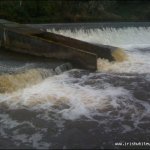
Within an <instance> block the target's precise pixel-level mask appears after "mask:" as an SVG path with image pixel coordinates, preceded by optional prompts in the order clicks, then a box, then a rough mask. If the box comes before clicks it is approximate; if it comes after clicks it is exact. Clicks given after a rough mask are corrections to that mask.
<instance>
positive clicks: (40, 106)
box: [0, 27, 150, 149]
mask: <svg viewBox="0 0 150 150" xmlns="http://www.w3.org/2000/svg"><path fill="white" fill-rule="evenodd" d="M48 31H51V32H55V33H60V34H62V35H65V36H69V37H73V38H77V39H80V40H84V41H88V42H90V43H96V44H106V45H113V46H117V47H121V48H123V49H124V51H125V52H126V54H127V55H128V58H127V60H125V61H124V62H109V61H108V60H105V59H100V58H99V59H98V61H97V63H98V71H96V72H90V71H87V70H79V69H72V70H69V71H66V72H63V73H60V72H61V70H60V69H57V70H58V72H59V73H57V74H51V73H46V75H45V70H44V69H45V68H42V67H40V68H34V67H32V69H28V70H26V72H21V73H18V74H15V75H14V74H9V75H8V73H7V72H6V73H5V74H2V75H1V76H0V81H1V82H0V89H3V90H0V92H1V94H0V148H12V147H13V148H39V149H40V148H61V149H62V148H63V149H66V148H84V149H85V148H118V149H119V148H129V146H128V147H123V146H122V147H121V146H116V145H115V142H149V139H150V27H146V28H145V27H139V28H137V27H126V28H125V27H124V28H117V29H115V28H103V29H99V28H97V29H86V30H83V29H78V30H74V31H72V30H69V29H68V30H55V29H48ZM18 63H19V62H18ZM57 70H56V71H57ZM46 71H47V72H51V71H50V70H49V69H48V68H46ZM43 74H44V77H43ZM26 75H28V77H27V79H28V80H29V79H30V80H29V81H28V80H27V79H26ZM16 76H17V77H16ZM22 76H23V78H22ZM4 78H5V81H3V79H4ZM17 79H18V80H17ZM22 79H23V80H22ZM8 81H9V86H7V88H4V87H5V86H6V84H5V83H7V82H8ZM22 82H23V83H29V84H28V85H26V84H23V85H22ZM10 85H13V87H11V86H10ZM16 87H17V88H16ZM9 89H11V90H9ZM12 89H13V90H12ZM145 147H147V146H145ZM130 148H133V146H132V147H131V146H130ZM136 148H137V147H136ZM138 148H139V147H138ZM140 148H144V147H140Z"/></svg>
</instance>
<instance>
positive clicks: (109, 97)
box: [0, 73, 128, 119]
mask: <svg viewBox="0 0 150 150" xmlns="http://www.w3.org/2000/svg"><path fill="white" fill-rule="evenodd" d="M68 80H69V77H68V75H67V74H65V73H64V74H62V75H58V76H54V77H49V78H47V79H46V80H44V81H43V82H42V83H39V84H37V85H34V86H32V87H30V88H26V89H24V90H22V91H21V92H16V93H14V94H11V95H6V97H5V98H4V97H3V99H1V100H0V101H1V102H7V104H8V106H9V107H10V108H14V109H16V108H20V107H27V108H32V109H36V110H39V109H44V110H48V109H51V107H53V106H59V105H61V104H65V105H68V106H69V107H68V108H64V109H63V110H60V111H59V112H58V113H60V114H61V115H62V117H63V118H65V119H77V118H80V117H81V116H86V117H88V118H90V117H91V116H92V115H93V113H95V112H96V111H97V110H103V109H106V108H107V107H108V106H109V105H110V102H111V101H114V102H112V106H113V107H114V108H116V107H117V104H116V102H115V101H117V99H118V97H119V96H123V95H128V91H126V90H125V89H123V88H121V87H113V86H112V85H109V86H108V84H107V83H106V84H107V86H104V87H105V88H104V89H95V88H92V87H90V86H80V85H79V84H74V85H73V84H69V83H68ZM66 81H67V82H66Z"/></svg>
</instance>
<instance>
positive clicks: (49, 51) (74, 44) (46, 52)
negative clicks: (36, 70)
mask: <svg viewBox="0 0 150 150" xmlns="http://www.w3.org/2000/svg"><path fill="white" fill-rule="evenodd" d="M0 47H3V48H6V49H9V50H12V51H16V52H20V53H27V54H31V55H36V56H45V57H49V58H57V59H62V60H67V61H70V62H71V63H72V64H73V65H74V66H75V67H78V68H84V69H90V70H96V69H97V58H99V57H100V58H105V59H108V60H109V61H114V60H116V59H118V58H117V57H116V56H115V55H116V53H118V51H121V50H120V49H118V48H116V47H112V46H106V45H95V44H91V43H88V42H84V41H80V40H77V39H73V38H70V37H65V36H63V35H59V34H55V33H49V32H45V31H41V30H40V29H37V28H33V27H29V26H26V25H23V24H19V23H15V22H10V21H7V20H3V19H0ZM118 60H121V59H120V58H119V59H118Z"/></svg>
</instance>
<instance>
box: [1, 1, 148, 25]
mask: <svg viewBox="0 0 150 150" xmlns="http://www.w3.org/2000/svg"><path fill="white" fill-rule="evenodd" d="M149 10H150V1H146V0H1V1H0V18H4V19H8V20H12V21H16V22H21V23H51V22H99V21H149V20H150V11H149Z"/></svg>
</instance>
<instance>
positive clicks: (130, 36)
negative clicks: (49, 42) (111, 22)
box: [47, 27, 150, 47]
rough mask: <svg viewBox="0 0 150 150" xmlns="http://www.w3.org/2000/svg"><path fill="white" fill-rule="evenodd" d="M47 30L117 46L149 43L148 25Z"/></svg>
mask: <svg viewBox="0 0 150 150" xmlns="http://www.w3.org/2000/svg"><path fill="white" fill-rule="evenodd" d="M47 31H48V32H54V33H58V34H62V35H65V36H68V37H72V38H76V39H79V40H83V41H87V42H90V43H97V44H104V45H112V46H118V47H124V46H133V45H137V46H138V45H145V46H146V45H150V27H148V28H144V27H139V28H136V27H128V28H120V29H115V28H103V29H89V30H83V29H79V30H75V31H74V32H72V31H71V30H55V29H47Z"/></svg>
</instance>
